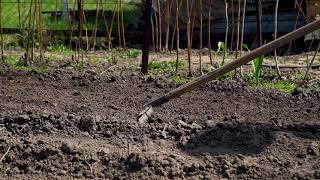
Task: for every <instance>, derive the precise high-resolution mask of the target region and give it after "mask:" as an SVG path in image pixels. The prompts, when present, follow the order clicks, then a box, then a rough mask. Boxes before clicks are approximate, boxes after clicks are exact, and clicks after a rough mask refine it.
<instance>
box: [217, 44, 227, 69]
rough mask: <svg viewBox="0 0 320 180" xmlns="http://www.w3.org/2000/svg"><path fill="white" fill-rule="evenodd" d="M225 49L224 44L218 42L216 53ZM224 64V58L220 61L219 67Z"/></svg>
mask: <svg viewBox="0 0 320 180" xmlns="http://www.w3.org/2000/svg"><path fill="white" fill-rule="evenodd" d="M225 47H226V44H225V43H224V42H221V41H219V42H218V49H217V53H220V52H224V50H225ZM224 64H225V58H223V59H222V62H221V66H223V65H224Z"/></svg>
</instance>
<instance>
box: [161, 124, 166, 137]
mask: <svg viewBox="0 0 320 180" xmlns="http://www.w3.org/2000/svg"><path fill="white" fill-rule="evenodd" d="M167 127H168V124H165V125H164V128H163V130H162V132H161V135H162V136H163V138H165V139H166V138H167V135H166V129H167Z"/></svg>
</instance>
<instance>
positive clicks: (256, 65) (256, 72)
mask: <svg viewBox="0 0 320 180" xmlns="http://www.w3.org/2000/svg"><path fill="white" fill-rule="evenodd" d="M263 59H264V56H260V57H257V58H256V59H255V60H253V61H252V62H251V63H252V67H253V77H254V78H255V80H256V83H257V84H259V81H260V75H261V70H262V63H263Z"/></svg>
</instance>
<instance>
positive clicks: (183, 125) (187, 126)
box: [178, 120, 190, 128]
mask: <svg viewBox="0 0 320 180" xmlns="http://www.w3.org/2000/svg"><path fill="white" fill-rule="evenodd" d="M178 122H179V124H180V125H181V126H182V127H184V128H189V127H190V126H189V125H188V124H187V123H186V122H184V121H181V120H178Z"/></svg>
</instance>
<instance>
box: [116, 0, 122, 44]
mask: <svg viewBox="0 0 320 180" xmlns="http://www.w3.org/2000/svg"><path fill="white" fill-rule="evenodd" d="M117 6H118V9H117V24H118V40H119V48H121V47H122V43H121V42H122V38H121V23H120V8H121V7H120V4H119V3H118V4H117Z"/></svg>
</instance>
